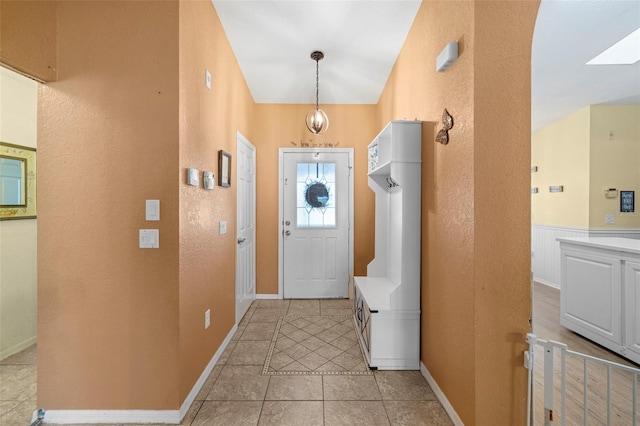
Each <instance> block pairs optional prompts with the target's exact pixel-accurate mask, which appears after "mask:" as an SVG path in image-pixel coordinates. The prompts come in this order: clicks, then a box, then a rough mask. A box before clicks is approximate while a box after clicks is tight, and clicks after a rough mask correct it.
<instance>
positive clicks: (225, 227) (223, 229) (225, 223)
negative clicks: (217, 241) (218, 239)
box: [220, 220, 227, 235]
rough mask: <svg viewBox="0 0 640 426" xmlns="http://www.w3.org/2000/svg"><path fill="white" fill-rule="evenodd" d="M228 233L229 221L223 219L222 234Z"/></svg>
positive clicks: (221, 224) (221, 222)
mask: <svg viewBox="0 0 640 426" xmlns="http://www.w3.org/2000/svg"><path fill="white" fill-rule="evenodd" d="M226 233H227V221H226V220H222V221H220V235H222V234H226Z"/></svg>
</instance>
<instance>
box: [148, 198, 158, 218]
mask: <svg viewBox="0 0 640 426" xmlns="http://www.w3.org/2000/svg"><path fill="white" fill-rule="evenodd" d="M146 219H147V220H160V200H147V208H146Z"/></svg>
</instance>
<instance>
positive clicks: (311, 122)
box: [306, 108, 329, 135]
mask: <svg viewBox="0 0 640 426" xmlns="http://www.w3.org/2000/svg"><path fill="white" fill-rule="evenodd" d="M306 124H307V129H309V131H310V132H311V133H313V134H314V135H318V134H320V133H324V132H326V131H327V129H328V128H329V117H327V114H326V113H325V112H324V111H323V110H321V109H320V108H318V109H315V110H311V111H309V112H308V113H307V119H306Z"/></svg>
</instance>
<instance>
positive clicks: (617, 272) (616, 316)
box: [560, 250, 622, 346]
mask: <svg viewBox="0 0 640 426" xmlns="http://www.w3.org/2000/svg"><path fill="white" fill-rule="evenodd" d="M561 263H562V279H561V291H560V311H561V312H560V313H561V319H560V322H561V324H562V325H564V326H565V327H568V328H570V329H571V330H574V331H576V332H577V333H580V334H582V335H583V336H585V337H587V338H589V339H592V340H594V341H595V342H597V343H600V344H602V345H605V346H607V344H608V343H607V342H612V343H615V344H617V345H619V344H622V333H621V317H622V294H621V293H622V280H621V279H622V276H621V261H620V260H619V259H618V258H614V257H609V256H606V255H605V254H599V253H595V252H591V251H589V252H587V251H579V250H575V251H574V250H562V255H561Z"/></svg>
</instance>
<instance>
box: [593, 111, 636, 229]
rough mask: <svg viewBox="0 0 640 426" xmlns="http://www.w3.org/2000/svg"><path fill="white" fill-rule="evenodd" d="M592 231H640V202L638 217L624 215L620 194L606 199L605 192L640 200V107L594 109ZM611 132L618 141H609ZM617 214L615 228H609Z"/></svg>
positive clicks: (611, 226) (630, 214)
mask: <svg viewBox="0 0 640 426" xmlns="http://www.w3.org/2000/svg"><path fill="white" fill-rule="evenodd" d="M587 131H588V132H589V135H590V141H591V143H590V147H591V162H590V170H589V172H590V173H589V180H588V182H589V193H590V198H589V227H590V228H607V229H609V228H614V229H615V228H639V227H640V201H638V200H636V211H635V212H634V213H620V194H619V193H618V197H617V198H613V199H610V198H605V197H604V193H603V190H604V188H617V189H618V190H621V191H635V195H636V197H638V196H640V105H593V106H591V126H590V128H589V129H587ZM609 131H612V132H613V133H614V136H613V137H614V140H609ZM606 214H613V215H614V217H615V220H616V223H615V225H605V220H604V219H605V215H606Z"/></svg>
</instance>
